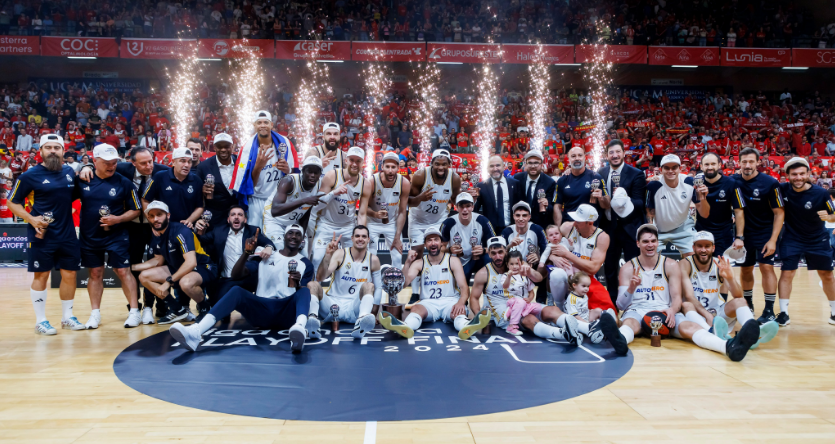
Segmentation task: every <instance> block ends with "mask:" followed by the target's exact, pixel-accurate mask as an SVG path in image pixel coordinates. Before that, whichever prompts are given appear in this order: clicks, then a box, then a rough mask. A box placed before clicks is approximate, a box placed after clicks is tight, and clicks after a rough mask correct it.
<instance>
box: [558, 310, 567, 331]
mask: <svg viewBox="0 0 835 444" xmlns="http://www.w3.org/2000/svg"><path fill="white" fill-rule="evenodd" d="M567 316H568V315H567V314H565V313H563V314H561V315H560V317H558V318H557V322H556V324H557V327H560V328H562V327H565V318H566V317H567Z"/></svg>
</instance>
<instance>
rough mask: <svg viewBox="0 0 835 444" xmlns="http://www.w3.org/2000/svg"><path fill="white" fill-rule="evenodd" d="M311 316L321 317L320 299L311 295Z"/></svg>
mask: <svg viewBox="0 0 835 444" xmlns="http://www.w3.org/2000/svg"><path fill="white" fill-rule="evenodd" d="M309 313H310V315H311V316H319V298H317V297H316V295H315V294H312V295H310V312H309Z"/></svg>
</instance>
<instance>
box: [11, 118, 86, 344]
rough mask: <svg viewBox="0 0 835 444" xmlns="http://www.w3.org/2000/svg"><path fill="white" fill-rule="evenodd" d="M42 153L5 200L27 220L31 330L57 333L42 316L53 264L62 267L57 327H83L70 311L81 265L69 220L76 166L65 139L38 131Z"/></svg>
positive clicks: (73, 196) (54, 266)
mask: <svg viewBox="0 0 835 444" xmlns="http://www.w3.org/2000/svg"><path fill="white" fill-rule="evenodd" d="M40 153H41V157H42V158H43V164H40V165H35V166H32V167H30V168H29V169H28V170H26V172H25V173H23V174H21V175H20V177H19V178H18V180H17V182H16V183H15V186H14V189H13V190H12V197H11V198H10V199H9V201H8V206H9V209H10V210H11V211H12V212H13V213H14V215H15V216H17V217H19V218H21V219H23V220H24V221H26V223H27V224H29V226H28V227H27V233H26V237H27V239H28V244H29V254H28V256H29V271H30V272H34V273H35V277H34V279H33V280H32V287H31V289H30V290H29V295H30V296H31V297H32V306H33V307H34V308H35V333H38V334H42V335H54V334H57V333H58V332H57V331H56V330H55V328H54V327H53V326H52V325H50V324H49V321H47V320H46V284H47V281H48V280H49V274H50V272H51V271H52V269H53V268H57V269H59V270H61V288H60V290H59V295H60V298H61V306H62V317H61V328H63V329H69V330H86V327H84V324H82V323H81V322H79V321H78V319H77V318H76V317H75V316H73V313H72V307H73V299H74V298H75V287H76V285H75V275H76V271H78V269H79V268H81V254H80V248H79V243H78V237H77V236H76V234H75V227H74V226H73V220H72V202H73V200H75V197H76V191H75V186H74V184H73V180H74V179H73V178H74V177H75V171H74V170H73V169H72V168H71V167H70V166H68V165H65V164H64V139H63V138H62V137H61V136H59V135H57V134H44V135H43V136H41V139H40ZM27 198H29V200H30V201H31V203H32V208H31V212H28V211H26V208H25V207H24V204H25V202H26V199H27ZM44 216H46V217H44ZM50 216H51V219H52V221H51V222H50V221H49V219H50ZM45 219H47V220H45ZM38 236H40V237H38Z"/></svg>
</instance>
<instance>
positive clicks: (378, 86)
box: [362, 62, 391, 177]
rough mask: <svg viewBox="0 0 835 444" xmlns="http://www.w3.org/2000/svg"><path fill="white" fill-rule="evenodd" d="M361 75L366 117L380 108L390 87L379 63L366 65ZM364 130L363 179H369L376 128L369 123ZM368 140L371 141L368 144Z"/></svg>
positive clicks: (372, 162)
mask: <svg viewBox="0 0 835 444" xmlns="http://www.w3.org/2000/svg"><path fill="white" fill-rule="evenodd" d="M362 75H363V77H365V91H366V93H367V95H368V97H367V99H368V100H367V101H366V110H365V113H366V115H368V114H369V113H373V112H374V108H375V107H379V108H382V106H383V100H385V99H386V93H387V92H388V90H389V88H390V87H391V79H390V78H389V76H388V73H387V72H386V70H385V66H384V65H383V64H382V63H380V62H371V63H367V64H366V65H365V68H364V69H363V74H362ZM385 118H387V116H383V119H385ZM365 130H366V132H367V134H368V136H367V139H366V144H365V177H371V175H372V174H373V173H374V140H375V139H377V128H376V127H375V126H374V124H373V123H371V124H370V125H368V126H367V127H366V128H365ZM368 140H370V141H371V143H370V144H369V143H368V142H367V141H368ZM369 145H370V146H369Z"/></svg>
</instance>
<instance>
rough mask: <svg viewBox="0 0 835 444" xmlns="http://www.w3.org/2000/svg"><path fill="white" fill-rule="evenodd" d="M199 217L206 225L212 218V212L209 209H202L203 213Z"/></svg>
mask: <svg viewBox="0 0 835 444" xmlns="http://www.w3.org/2000/svg"><path fill="white" fill-rule="evenodd" d="M200 219H203V220H204V221H205V222H206V225H208V224H209V221H210V220H212V212H211V211H209V210H206V211H204V212H203V215H202V216H200Z"/></svg>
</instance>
